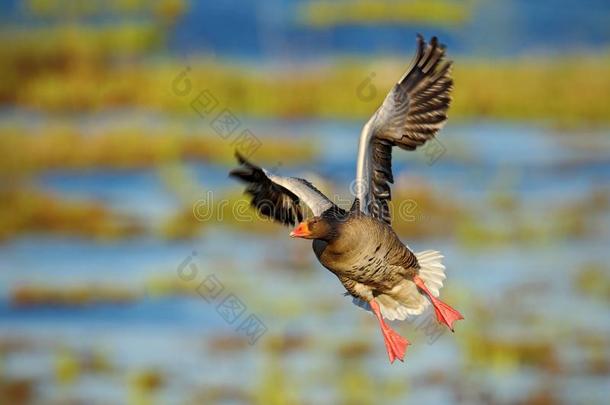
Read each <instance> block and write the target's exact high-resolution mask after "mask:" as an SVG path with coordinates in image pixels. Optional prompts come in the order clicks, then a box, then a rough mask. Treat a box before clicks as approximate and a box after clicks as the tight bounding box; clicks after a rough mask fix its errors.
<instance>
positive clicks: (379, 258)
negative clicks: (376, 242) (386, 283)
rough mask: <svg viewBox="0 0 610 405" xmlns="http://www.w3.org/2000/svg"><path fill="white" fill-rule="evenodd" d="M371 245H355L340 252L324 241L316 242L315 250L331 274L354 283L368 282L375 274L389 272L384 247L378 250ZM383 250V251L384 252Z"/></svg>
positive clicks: (314, 244)
mask: <svg viewBox="0 0 610 405" xmlns="http://www.w3.org/2000/svg"><path fill="white" fill-rule="evenodd" d="M376 248H377V247H376V246H373V247H371V245H370V244H367V243H364V244H354V245H353V246H352V247H351V248H349V249H342V250H340V251H336V250H333V249H332V248H329V246H328V244H327V243H326V242H323V241H314V243H313V250H314V252H315V254H316V257H317V258H318V260H319V261H320V263H321V264H322V265H323V266H324V267H326V268H327V269H328V270H330V271H331V272H333V273H335V274H337V275H339V276H344V277H348V278H350V279H352V280H354V281H359V282H366V281H368V280H369V279H370V277H371V276H372V275H374V274H376V275H382V274H384V273H386V272H387V271H389V266H388V265H387V263H386V262H385V260H384V259H383V258H384V255H385V253H386V251H385V249H383V247H381V248H379V249H376ZM382 250H383V251H382Z"/></svg>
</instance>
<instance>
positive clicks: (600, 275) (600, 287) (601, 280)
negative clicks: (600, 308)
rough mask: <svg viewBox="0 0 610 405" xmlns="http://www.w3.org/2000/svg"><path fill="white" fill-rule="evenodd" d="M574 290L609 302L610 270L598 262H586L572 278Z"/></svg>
mask: <svg viewBox="0 0 610 405" xmlns="http://www.w3.org/2000/svg"><path fill="white" fill-rule="evenodd" d="M573 285H574V287H575V288H576V290H577V291H578V292H579V293H581V294H585V295H588V296H590V297H594V298H597V299H599V300H602V301H605V302H609V303H610V272H609V270H608V267H606V266H604V265H602V264H600V263H587V264H585V265H583V266H582V268H581V269H580V270H579V271H578V273H577V274H576V276H575V277H574V279H573Z"/></svg>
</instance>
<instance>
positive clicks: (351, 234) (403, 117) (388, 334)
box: [230, 35, 463, 363]
mask: <svg viewBox="0 0 610 405" xmlns="http://www.w3.org/2000/svg"><path fill="white" fill-rule="evenodd" d="M444 57H445V47H444V46H443V45H441V44H439V43H438V40H437V39H436V37H433V38H432V39H431V40H430V43H426V41H425V40H424V39H423V38H422V37H421V36H420V35H418V36H417V53H416V55H415V60H414V62H413V65H412V67H411V68H410V69H409V70H408V71H407V72H406V73H405V74H404V75H403V76H402V77H401V78H400V80H399V81H398V82H397V83H396V84H395V85H394V86H393V88H392V89H391V90H390V92H389V94H388V95H387V96H386V98H385V100H384V101H383V103H382V105H381V106H380V107H379V108H378V109H377V111H375V113H374V114H373V116H372V117H371V118H370V119H369V120H368V122H367V123H366V124H365V125H364V127H363V129H362V132H361V135H360V143H359V149H358V162H357V171H356V182H355V184H356V185H357V187H356V190H355V192H356V198H355V199H354V203H353V204H352V207H351V208H350V209H349V211H346V210H344V209H342V208H340V207H338V206H337V205H336V204H335V203H333V202H332V201H331V200H330V199H329V198H328V197H326V196H325V195H324V194H323V193H322V192H320V191H319V190H318V189H317V188H316V187H314V186H313V185H312V184H311V183H310V182H308V181H307V180H304V179H300V178H295V177H282V176H279V175H276V174H274V173H271V172H269V171H267V170H265V169H263V168H260V167H258V166H256V165H254V164H252V163H251V162H249V161H248V160H246V159H245V158H244V157H243V156H241V155H240V154H239V153H237V154H236V156H237V159H238V162H239V164H240V166H239V167H238V168H236V169H234V170H232V171H231V172H230V175H231V176H232V177H234V178H237V179H239V180H241V181H243V182H245V183H246V184H247V186H246V194H248V195H249V196H251V204H252V206H253V207H255V208H256V209H257V210H258V211H259V212H260V213H261V214H263V215H265V216H267V217H269V218H272V219H273V220H275V221H277V222H280V223H283V224H285V225H295V224H297V223H298V225H296V227H295V228H294V229H293V231H292V232H291V233H290V236H292V237H295V238H304V239H312V240H313V251H314V253H315V255H316V257H317V258H318V260H319V262H320V263H321V264H322V265H323V266H324V267H326V268H327V269H328V270H330V271H331V272H332V273H334V274H335V275H336V276H337V277H338V279H339V281H340V282H341V283H342V284H343V286H344V287H345V289H346V290H347V293H346V295H351V296H352V297H353V302H354V303H355V304H356V305H358V306H361V307H363V308H365V309H367V310H369V311H372V312H373V314H374V315H375V316H376V317H377V320H378V322H379V326H380V328H381V333H382V335H383V338H384V342H385V346H386V350H387V353H388V357H389V359H390V363H393V362H394V360H395V359H399V360H401V361H403V360H404V355H405V352H406V349H407V346H408V345H409V344H410V343H409V341H408V340H407V339H405V338H403V337H402V336H400V335H399V334H398V333H397V332H396V331H394V330H393V329H392V328H391V327H390V326H389V325H388V324H387V323H386V322H385V320H384V319H386V320H390V321H391V320H405V319H407V318H408V317H411V316H416V315H419V314H421V313H422V312H423V311H424V310H425V309H426V307H427V306H428V305H429V304H432V306H433V308H434V312H435V314H436V318H437V320H438V321H439V322H440V323H442V324H445V325H447V326H448V327H449V329H451V330H452V331H453V324H454V322H455V321H457V320H459V319H463V317H462V315H461V314H460V313H459V312H458V311H456V310H455V309H453V308H451V307H450V306H449V305H447V304H445V303H444V302H442V301H441V300H440V299H439V298H438V296H439V290H440V289H441V287H442V286H443V281H444V280H445V278H446V277H445V272H444V270H445V267H444V265H443V264H442V262H441V259H442V257H443V256H442V255H441V254H440V253H439V252H437V251H433V250H426V251H423V252H420V253H413V252H412V251H411V250H410V249H409V248H408V247H407V246H406V245H404V244H403V243H402V242H401V241H400V239H399V238H398V236H397V235H396V233H395V232H394V230H393V229H392V227H391V217H390V211H389V206H388V203H389V202H390V199H391V193H390V183H392V182H393V177H392V167H391V160H392V147H393V146H398V147H400V148H401V149H406V150H415V149H416V148H417V147H419V146H421V145H423V144H425V143H426V141H428V140H430V139H432V138H434V136H435V135H436V134H437V132H438V131H439V130H440V129H441V127H442V126H443V125H444V123H445V121H446V120H447V110H448V108H449V104H450V101H451V97H450V92H451V90H452V87H453V81H452V79H451V62H450V61H445V60H444ZM301 202H303V203H304V204H305V205H306V206H307V207H309V208H310V210H311V211H312V213H313V217H312V218H309V219H306V220H303V209H302V206H301V205H300V203H301Z"/></svg>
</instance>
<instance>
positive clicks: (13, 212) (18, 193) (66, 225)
mask: <svg viewBox="0 0 610 405" xmlns="http://www.w3.org/2000/svg"><path fill="white" fill-rule="evenodd" d="M142 232H143V230H142V228H141V227H140V225H139V224H138V223H137V221H135V219H133V218H131V217H129V216H126V215H119V214H116V213H113V212H112V211H110V210H109V209H108V208H106V207H105V206H104V205H103V204H101V203H100V202H97V201H82V200H70V199H64V198H61V197H60V196H57V195H54V194H50V193H46V192H42V191H39V190H36V189H32V188H25V187H20V188H9V189H1V190H0V241H1V240H6V239H10V238H13V237H15V236H17V235H22V234H25V233H47V234H56V235H57V234H59V235H68V236H79V237H86V238H94V239H99V240H113V239H119V238H126V237H133V236H136V235H140V234H141V233H142Z"/></svg>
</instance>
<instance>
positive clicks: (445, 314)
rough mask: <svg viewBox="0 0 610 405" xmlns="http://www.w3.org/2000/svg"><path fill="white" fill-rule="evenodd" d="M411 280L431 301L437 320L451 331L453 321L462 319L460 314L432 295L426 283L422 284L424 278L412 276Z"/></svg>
mask: <svg viewBox="0 0 610 405" xmlns="http://www.w3.org/2000/svg"><path fill="white" fill-rule="evenodd" d="M413 282H414V283H415V285H416V286H417V287H418V288H419V289H420V290H422V291H423V292H424V293H425V294H426V295H427V296H428V298H429V299H430V302H432V306H433V307H434V312H435V313H436V319H437V320H438V321H439V323H444V324H445V325H447V326H448V327H449V329H451V331H452V332H453V323H454V322H455V321H459V320H460V319H464V317H463V316H462V314H460V313H459V312H458V311H457V310H455V309H453V308H451V307H450V306H449V305H447V304H445V303H444V302H443V301H441V300H439V299H438V298H436V297H435V296H434V295H432V293H430V291H429V290H428V287H426V284H424V280H422V279H421V278H420V277H419V276H415V277H413Z"/></svg>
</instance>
